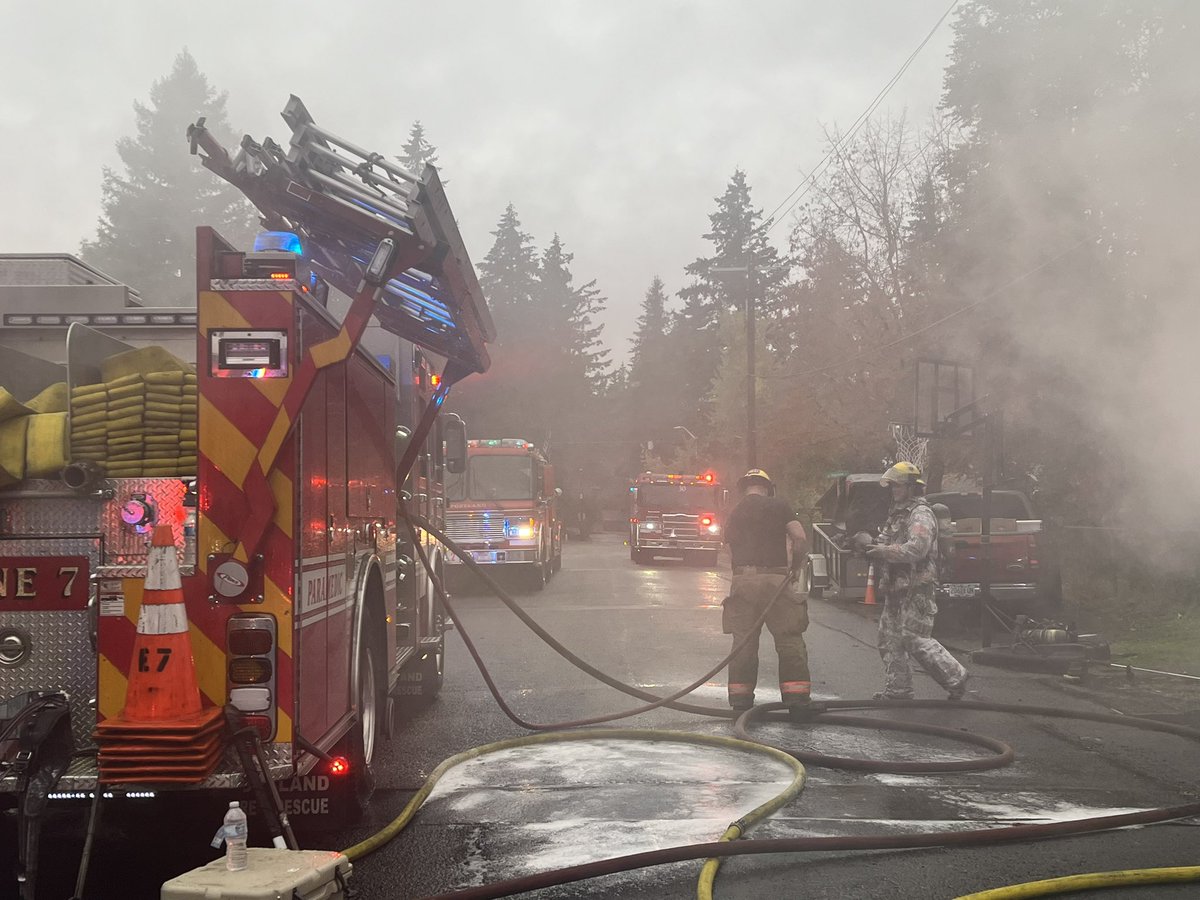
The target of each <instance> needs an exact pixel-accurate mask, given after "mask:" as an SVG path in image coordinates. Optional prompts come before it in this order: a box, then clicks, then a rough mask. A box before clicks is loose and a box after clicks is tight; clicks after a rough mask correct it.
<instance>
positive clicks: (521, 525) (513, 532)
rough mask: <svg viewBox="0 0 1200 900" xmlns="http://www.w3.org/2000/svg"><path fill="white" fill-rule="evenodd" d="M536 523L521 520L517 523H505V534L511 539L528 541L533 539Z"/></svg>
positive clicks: (530, 520) (529, 520) (531, 520)
mask: <svg viewBox="0 0 1200 900" xmlns="http://www.w3.org/2000/svg"><path fill="white" fill-rule="evenodd" d="M534 526H535V523H534V521H533V519H520V520H518V521H516V522H511V523H510V522H505V523H504V533H505V535H506V536H508V537H510V538H517V540H521V541H528V540H530V539H532V538H533V535H534Z"/></svg>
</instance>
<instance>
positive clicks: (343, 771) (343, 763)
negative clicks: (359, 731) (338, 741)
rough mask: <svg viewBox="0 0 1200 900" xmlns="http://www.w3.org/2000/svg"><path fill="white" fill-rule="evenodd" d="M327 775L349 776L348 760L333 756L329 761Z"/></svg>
mask: <svg viewBox="0 0 1200 900" xmlns="http://www.w3.org/2000/svg"><path fill="white" fill-rule="evenodd" d="M329 774H330V775H336V776H337V777H339V778H340V777H342V776H344V775H349V774H350V760H348V759H346V757H344V756H335V757H334V758H333V759H331V760H330V761H329Z"/></svg>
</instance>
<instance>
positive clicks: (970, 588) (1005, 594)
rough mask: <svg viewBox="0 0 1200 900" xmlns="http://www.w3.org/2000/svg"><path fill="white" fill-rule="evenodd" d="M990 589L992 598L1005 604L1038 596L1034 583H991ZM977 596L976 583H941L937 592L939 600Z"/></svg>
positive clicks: (977, 588)
mask: <svg viewBox="0 0 1200 900" xmlns="http://www.w3.org/2000/svg"><path fill="white" fill-rule="evenodd" d="M990 591H991V595H992V599H993V600H994V601H995V602H997V603H999V604H1001V605H1005V606H1007V605H1018V604H1023V603H1029V602H1032V601H1036V600H1037V599H1038V596H1039V591H1038V585H1036V584H993V585H992V586H991V587H990ZM979 596H980V586H979V585H978V584H953V585H942V587H940V588H939V589H938V592H937V599H938V600H939V601H941V600H950V601H954V600H976V599H978V598H979Z"/></svg>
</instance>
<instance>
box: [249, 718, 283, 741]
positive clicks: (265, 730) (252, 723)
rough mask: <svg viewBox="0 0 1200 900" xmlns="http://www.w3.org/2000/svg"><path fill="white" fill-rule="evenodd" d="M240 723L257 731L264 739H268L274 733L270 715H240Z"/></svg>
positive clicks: (273, 724)
mask: <svg viewBox="0 0 1200 900" xmlns="http://www.w3.org/2000/svg"><path fill="white" fill-rule="evenodd" d="M242 723H243V724H244V725H246V726H247V727H248V728H253V729H254V730H255V731H257V732H258V736H259V737H261V738H262V739H263V740H264V741H269V740H270V739H271V735H272V734H274V733H275V723H274V722H273V721H271V717H270V716H242Z"/></svg>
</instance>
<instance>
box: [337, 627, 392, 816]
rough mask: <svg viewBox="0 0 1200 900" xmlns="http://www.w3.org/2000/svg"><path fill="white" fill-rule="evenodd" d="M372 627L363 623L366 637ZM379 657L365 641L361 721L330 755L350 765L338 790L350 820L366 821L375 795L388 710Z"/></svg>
mask: <svg viewBox="0 0 1200 900" xmlns="http://www.w3.org/2000/svg"><path fill="white" fill-rule="evenodd" d="M370 624H371V623H370V622H369V621H368V622H364V623H363V628H364V634H370V631H369V630H367V629H368V628H369V626H370ZM376 656H377V651H376V650H375V648H374V647H373V646H372V643H371V642H370V641H363V643H362V646H361V647H360V649H359V653H358V720H357V721H356V722H355V724H354V725H353V726H352V727H351V728H350V730H349V731H348V732H347V733H346V735H345V736H344V737H343V738H342V739H341V740H340V741H338V742H337V744H336V745H334V748H333V749H332V750H331V751H330V752H329V755H330V756H335V757H336V756H343V757H345V758H346V760H347V761H348V762H349V763H350V774H349V775H348V776H346V781H345V783H344V784H343V785H342V787H341V788H340V789H339V791H338V792H339V793H340V794H341V802H342V804H343V805H344V807H345V809H346V815H347V819H348V820H349V821H355V820H357V819H360V818H362V816H363V815H364V814H365V813H366V811H367V807H368V806H369V805H370V803H371V797H372V795H374V793H375V770H374V762H375V753H376V750H377V748H378V745H377V743H376V741H377V738H378V737H379V725H380V722H381V720H382V715H383V711H384V709H385V702H384V699H383V691H382V688H381V683H382V679H381V677H380V672H379V666H378V663H377V662H376Z"/></svg>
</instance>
